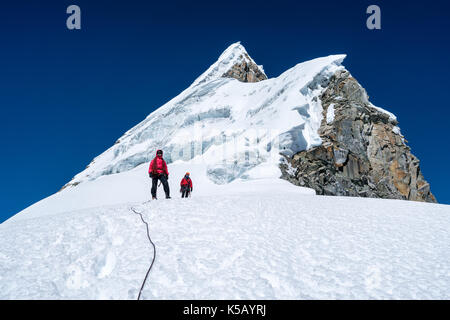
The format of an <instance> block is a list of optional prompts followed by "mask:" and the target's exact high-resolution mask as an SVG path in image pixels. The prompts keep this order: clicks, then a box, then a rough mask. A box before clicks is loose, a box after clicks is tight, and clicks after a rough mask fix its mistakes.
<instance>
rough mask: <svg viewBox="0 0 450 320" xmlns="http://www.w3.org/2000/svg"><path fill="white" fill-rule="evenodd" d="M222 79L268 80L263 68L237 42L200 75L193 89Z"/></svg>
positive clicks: (243, 80) (193, 84)
mask: <svg viewBox="0 0 450 320" xmlns="http://www.w3.org/2000/svg"><path fill="white" fill-rule="evenodd" d="M221 77H227V78H235V79H238V80H240V81H242V82H258V81H261V80H266V79H267V76H266V74H265V73H264V69H263V66H262V65H257V64H256V63H255V61H254V60H253V59H252V58H251V57H250V56H249V54H248V53H247V50H245V48H244V46H243V45H242V44H241V43H240V42H235V43H233V44H232V45H230V46H229V47H228V48H227V49H225V51H224V52H223V53H222V54H221V55H220V57H219V59H217V61H216V62H215V63H213V64H212V65H211V66H210V67H209V68H208V69H207V70H206V71H205V72H204V73H203V74H202V75H200V76H199V77H198V78H197V79H196V80H195V81H194V82H193V83H192V85H191V87H193V86H197V85H199V84H202V83H205V82H208V81H211V80H213V79H218V78H221Z"/></svg>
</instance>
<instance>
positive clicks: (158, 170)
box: [148, 150, 170, 199]
mask: <svg viewBox="0 0 450 320" xmlns="http://www.w3.org/2000/svg"><path fill="white" fill-rule="evenodd" d="M162 156H163V152H162V150H158V151H156V157H155V158H154V159H153V160H152V162H150V167H149V168H148V175H149V177H150V178H151V179H152V199H156V188H157V187H158V180H160V181H161V183H162V185H163V187H164V192H165V194H166V199H170V189H169V183H168V182H167V180H169V170H167V163H166V161H164V159H163V157H162Z"/></svg>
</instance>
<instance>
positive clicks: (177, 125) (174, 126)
mask: <svg viewBox="0 0 450 320" xmlns="http://www.w3.org/2000/svg"><path fill="white" fill-rule="evenodd" d="M344 57H345V56H344V55H334V56H328V57H324V58H319V59H314V60H311V61H308V62H304V63H301V64H298V65H297V66H295V67H293V68H291V69H289V70H288V71H286V72H284V73H283V74H281V75H280V76H278V77H276V78H272V79H268V80H264V81H261V82H257V83H242V82H239V81H238V80H236V79H228V78H222V74H223V73H225V72H226V71H227V70H228V69H229V67H231V66H233V65H234V64H236V63H240V62H242V61H243V59H244V60H245V61H250V62H254V61H253V60H251V58H250V57H249V56H248V55H247V54H246V51H245V49H244V48H243V47H242V45H240V44H239V43H235V44H233V45H231V46H230V47H229V48H228V49H227V50H225V52H224V53H223V54H222V55H221V56H220V58H219V59H218V60H217V61H216V62H215V63H214V64H213V65H212V66H211V67H210V68H208V70H206V71H205V72H204V73H203V74H202V75H201V76H200V77H199V78H197V79H196V80H195V81H194V82H193V84H192V85H191V86H190V87H189V88H187V89H186V90H185V91H183V92H182V93H180V95H178V96H177V97H175V98H174V99H172V100H170V101H169V102H167V103H166V104H165V105H164V106H162V107H161V108H159V109H158V110H156V111H155V112H153V113H151V114H150V115H149V116H148V117H147V118H146V119H145V120H144V121H142V122H141V123H139V124H138V125H137V126H135V127H134V128H132V129H131V130H129V131H128V132H126V133H125V134H124V135H123V136H122V137H121V138H120V139H119V140H118V141H117V142H116V144H114V145H113V146H112V147H111V148H110V149H108V150H107V151H105V152H104V153H102V154H101V155H99V156H98V157H97V158H95V159H94V160H93V161H92V162H91V164H90V165H89V166H88V167H87V168H86V170H84V171H83V172H81V173H80V174H78V175H77V176H75V177H74V179H73V180H72V181H71V183H70V184H68V185H67V186H66V187H65V188H64V189H63V190H61V191H60V192H58V193H56V194H54V195H51V196H49V197H48V198H45V199H43V200H41V201H39V202H37V203H35V204H33V205H32V206H30V207H28V208H26V209H25V210H23V211H22V212H20V213H18V214H16V215H15V216H13V217H12V218H10V219H9V220H7V221H6V222H4V223H3V224H1V225H0V241H1V243H2V245H1V246H0V299H136V298H137V295H138V290H139V288H140V286H141V284H142V281H143V279H144V276H145V273H146V271H147V268H148V266H149V265H150V262H151V257H152V255H153V252H152V247H151V246H150V243H149V241H148V239H147V237H146V229H145V225H144V224H143V223H142V221H141V219H140V217H139V216H138V215H137V214H135V213H134V212H133V211H132V210H131V208H132V207H133V208H135V209H136V210H138V211H139V212H142V214H143V217H144V219H145V221H147V222H148V224H149V226H150V234H151V237H152V240H153V241H154V243H155V245H156V248H157V253H156V254H157V255H156V261H155V264H154V267H153V269H152V271H151V273H150V276H149V279H148V283H146V285H145V288H144V291H143V296H142V297H143V298H145V299H166V298H173V299H222V298H227V299H330V298H339V299H340V298H348V299H364V298H374V299H409V298H412V299H449V298H450V294H449V293H450V250H449V249H450V245H449V243H450V235H449V232H448V230H449V229H450V206H447V205H437V204H425V203H416V202H407V201H398V200H377V199H367V198H342V197H325V196H316V195H315V192H314V191H313V190H312V189H307V188H301V187H297V186H294V185H291V184H290V183H288V182H287V181H284V180H280V179H279V176H280V174H281V173H280V169H279V167H278V165H279V161H280V155H279V153H280V152H281V153H286V154H292V153H294V152H297V151H299V150H303V149H307V148H310V147H311V146H315V145H319V144H321V140H320V137H319V136H318V133H317V129H318V127H319V124H320V121H321V120H322V117H323V115H322V111H323V110H322V106H321V105H320V99H318V98H317V97H318V96H319V95H320V93H321V92H322V90H323V86H322V83H323V82H324V81H325V80H326V79H327V77H329V76H330V75H331V74H333V73H334V72H335V71H336V70H339V69H341V68H343V66H342V65H341V63H342V61H343V59H344ZM246 59H247V60H246ZM392 116H393V115H392ZM326 117H327V120H329V119H331V118H332V117H333V114H332V113H331V111H330V113H329V114H327V115H326ZM157 148H163V149H164V151H165V158H166V160H168V161H169V162H170V164H169V171H170V179H169V184H170V188H171V193H172V197H173V198H174V199H172V200H158V201H152V202H150V203H145V202H146V201H147V200H148V199H149V197H150V180H149V178H148V175H147V170H148V163H149V161H150V159H152V158H153V157H154V152H155V150H156V149H157ZM186 171H189V172H190V173H191V177H192V179H193V183H194V193H193V196H192V198H189V199H180V198H179V193H178V189H179V182H180V180H181V177H182V176H183V175H184V173H185V172H186ZM159 196H160V197H161V198H162V190H159Z"/></svg>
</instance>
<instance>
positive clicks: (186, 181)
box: [180, 177, 192, 189]
mask: <svg viewBox="0 0 450 320" xmlns="http://www.w3.org/2000/svg"><path fill="white" fill-rule="evenodd" d="M185 185H188V186H189V188H190V189H192V180H191V178H189V179H186V177H184V178H183V179H181V183H180V186H182V187H183V186H185Z"/></svg>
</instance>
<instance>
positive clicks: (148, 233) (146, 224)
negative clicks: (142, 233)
mask: <svg viewBox="0 0 450 320" xmlns="http://www.w3.org/2000/svg"><path fill="white" fill-rule="evenodd" d="M130 209H131V211H133V212H134V213H135V214H138V215H139V216H140V217H141V220H142V222H143V223H144V224H145V226H146V228H147V238H148V240H149V241H150V244H151V245H152V246H153V259H152V263H151V264H150V267H149V268H148V270H147V273H146V274H145V278H144V281H143V282H142V285H141V289H140V290H139V295H138V297H137V300H140V299H141V294H142V290H143V289H144V286H145V283H146V281H147V277H148V275H149V273H150V270H152V267H153V263H154V262H155V259H156V246H155V244H154V243H153V241H152V238H151V237H150V232H149V229H148V223H147V222H146V221H145V220H144V218H143V217H142V213H141V212H138V211H136V210H135V209H134V208H133V207H130Z"/></svg>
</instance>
